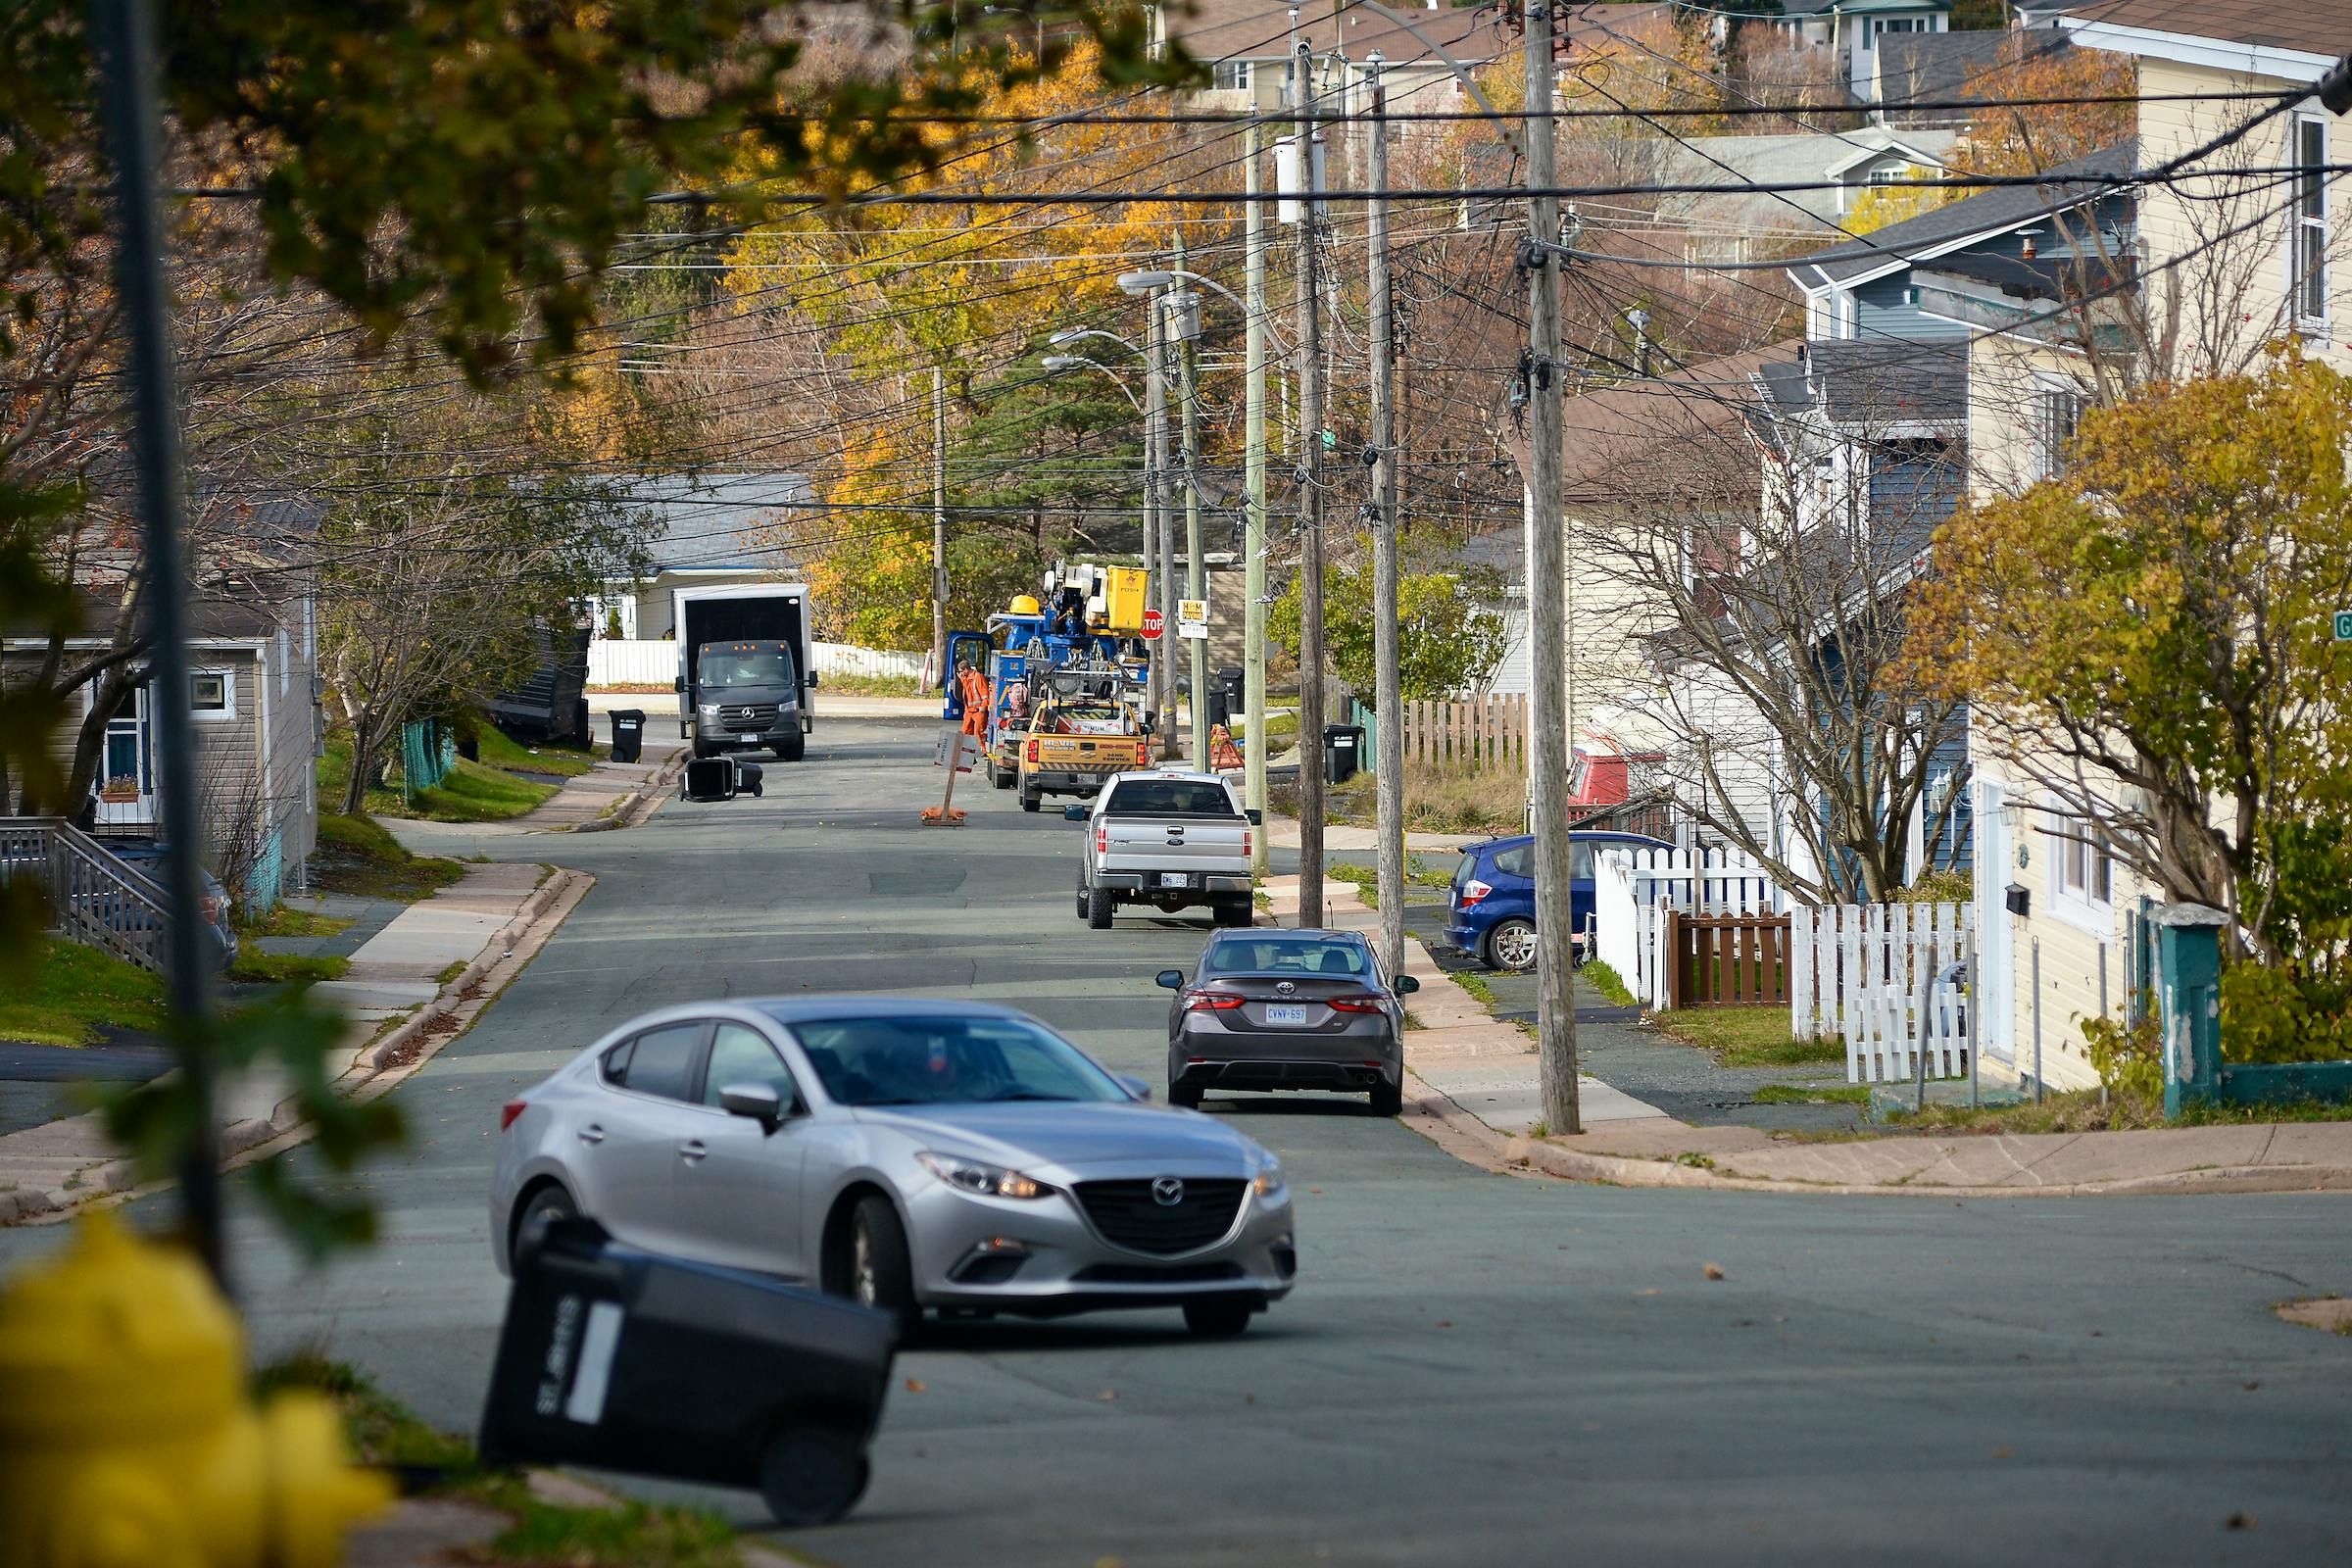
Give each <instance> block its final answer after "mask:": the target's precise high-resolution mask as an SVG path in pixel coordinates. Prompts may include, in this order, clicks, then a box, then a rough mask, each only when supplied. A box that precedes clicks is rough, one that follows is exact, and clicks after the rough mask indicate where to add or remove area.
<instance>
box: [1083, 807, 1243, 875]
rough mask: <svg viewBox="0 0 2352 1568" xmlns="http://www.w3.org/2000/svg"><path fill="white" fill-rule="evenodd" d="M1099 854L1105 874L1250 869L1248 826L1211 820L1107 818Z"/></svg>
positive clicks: (1136, 817)
mask: <svg viewBox="0 0 2352 1568" xmlns="http://www.w3.org/2000/svg"><path fill="white" fill-rule="evenodd" d="M1102 831H1103V835H1104V838H1103V848H1102V850H1101V851H1100V852H1099V855H1100V858H1101V859H1102V861H1103V865H1104V867H1105V868H1106V869H1109V870H1114V871H1123V870H1134V869H1137V868H1139V867H1150V868H1153V869H1157V868H1161V867H1164V868H1166V869H1168V870H1171V871H1173V870H1182V869H1191V870H1201V871H1207V870H1228V871H1229V870H1237V869H1238V870H1242V871H1247V870H1249V868H1250V850H1249V838H1248V835H1249V832H1250V825H1249V824H1248V823H1247V822H1240V821H1219V820H1217V819H1216V818H1214V817H1210V818H1205V819H1203V818H1200V817H1182V816H1169V817H1161V818H1156V819H1154V818H1152V817H1147V816H1112V817H1105V818H1103V823H1102Z"/></svg>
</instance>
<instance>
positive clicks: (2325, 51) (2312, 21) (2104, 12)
mask: <svg viewBox="0 0 2352 1568" xmlns="http://www.w3.org/2000/svg"><path fill="white" fill-rule="evenodd" d="M2078 9H2079V10H2080V11H2081V12H2082V15H2079V16H2076V17H2074V18H2073V19H2072V25H2075V26H2078V27H2081V26H2086V25H2091V26H2108V27H2133V28H2137V29H2140V30H2142V31H2146V32H2169V33H2175V34H2178V35H2180V36H2184V37H2191V38H2216V39H2221V40H2223V41H2225V42H2229V43H2242V44H2250V45H2253V46H2255V47H2257V48H2264V49H2292V50H2295V51H2297V52H2299V53H2303V54H2314V55H2324V56H2327V57H2328V58H2330V59H2332V58H2333V57H2335V56H2337V55H2339V54H2341V53H2343V50H2344V43H2345V37H2346V33H2347V30H2348V29H2347V22H2348V21H2352V19H2348V18H2347V17H2346V16H2345V11H2344V6H2343V5H2342V3H2341V0H2100V3H2098V4H2096V5H2084V6H2082V7H2080V8H2078Z"/></svg>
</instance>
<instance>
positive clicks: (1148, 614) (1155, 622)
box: [1144, 610, 1167, 637]
mask: <svg viewBox="0 0 2352 1568" xmlns="http://www.w3.org/2000/svg"><path fill="white" fill-rule="evenodd" d="M1166 624H1167V619H1166V617H1165V616H1163V615H1161V614H1160V613H1159V612H1158V611H1156V610H1147V611H1145V612H1144V635H1145V636H1146V637H1157V636H1158V635H1159V633H1160V629H1161V628H1162V627H1164V626H1165V625H1166Z"/></svg>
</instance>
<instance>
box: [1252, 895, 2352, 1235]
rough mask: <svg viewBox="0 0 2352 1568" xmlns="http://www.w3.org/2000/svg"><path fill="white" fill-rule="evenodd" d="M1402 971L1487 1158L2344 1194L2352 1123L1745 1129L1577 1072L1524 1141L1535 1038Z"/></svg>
mask: <svg viewBox="0 0 2352 1568" xmlns="http://www.w3.org/2000/svg"><path fill="white" fill-rule="evenodd" d="M1298 884H1299V879H1298V878H1297V877H1278V878H1272V879H1269V880H1268V882H1267V884H1266V887H1265V890H1264V891H1265V892H1266V893H1267V894H1268V896H1269V899H1270V902H1271V904H1272V907H1273V913H1274V915H1275V918H1276V919H1277V920H1278V921H1279V922H1281V923H1284V924H1290V923H1294V922H1295V921H1296V920H1297V918H1298V908H1299V891H1298ZM1324 905H1325V911H1326V913H1325V918H1326V921H1327V923H1328V924H1329V925H1331V926H1333V927H1335V928H1339V929H1346V930H1363V931H1371V930H1376V929H1377V928H1378V927H1379V924H1380V915H1379V912H1378V911H1377V910H1374V909H1370V908H1367V907H1365V906H1364V904H1363V901H1362V899H1361V898H1360V897H1358V895H1357V893H1356V890H1355V888H1354V887H1353V886H1352V885H1351V884H1349V883H1346V882H1329V881H1327V882H1326V883H1325V884H1324ZM1404 971H1405V973H1407V974H1409V975H1412V976H1414V977H1415V978H1417V979H1418V980H1419V981H1420V982H1421V986H1422V989H1421V991H1420V992H1419V993H1418V994H1416V995H1415V996H1414V997H1412V998H1411V999H1410V1000H1409V1001H1408V1002H1407V1004H1406V1009H1407V1010H1408V1011H1409V1012H1411V1013H1412V1014H1413V1016H1414V1017H1415V1018H1416V1019H1417V1020H1418V1021H1419V1022H1420V1024H1421V1025H1422V1027H1421V1028H1419V1029H1417V1030H1414V1031H1412V1032H1410V1033H1408V1034H1407V1035H1406V1036H1405V1037H1404V1040H1405V1045H1404V1055H1405V1065H1406V1067H1407V1069H1408V1070H1409V1071H1410V1072H1411V1074H1412V1075H1413V1077H1415V1078H1417V1079H1419V1080H1420V1081H1421V1083H1422V1084H1423V1085H1424V1086H1426V1088H1427V1089H1428V1090H1430V1091H1433V1092H1434V1093H1433V1094H1432V1095H1430V1096H1427V1097H1425V1098H1424V1101H1423V1105H1422V1108H1423V1109H1424V1110H1426V1111H1429V1112H1431V1113H1433V1114H1435V1115H1437V1116H1439V1117H1440V1118H1442V1119H1446V1120H1449V1121H1451V1122H1452V1123H1453V1125H1454V1127H1455V1130H1456V1131H1457V1132H1466V1133H1467V1134H1468V1135H1469V1140H1470V1142H1471V1144H1472V1145H1473V1146H1474V1147H1476V1148H1478V1149H1482V1150H1484V1151H1485V1152H1487V1153H1488V1154H1489V1155H1490V1157H1495V1158H1498V1159H1500V1160H1501V1161H1503V1162H1505V1163H1508V1164H1512V1165H1518V1166H1522V1167H1527V1168H1531V1169H1535V1170H1540V1171H1543V1172H1544V1173H1546V1174H1548V1175H1553V1176H1561V1177H1566V1178H1569V1179H1571V1180H1576V1181H1595V1182H1609V1183H1613V1184H1616V1185H1618V1186H1628V1187H1712V1188H1730V1189H1736V1190H1743V1191H1762V1192H1804V1193H1823V1194H1837V1193H1844V1194H1856V1193H1868V1194H1887V1195H1908V1196H1912V1197H1918V1196H1921V1195H1926V1196H1931V1197H1940V1198H1965V1197H1979V1198H2018V1197H2087V1196H2091V1195H2097V1194H2130V1193H2224V1192H2241V1193H2242V1192H2314V1191H2352V1121H2334V1122H2248V1123H2233V1124H2229V1125H2221V1126H2206V1127H2170V1128H2153V1129H2148V1130H2144V1131H2126V1132H2084V1133H2001V1134H1990V1133H1985V1134H1946V1135H1942V1136H1933V1135H1924V1134H1898V1135H1894V1136H1889V1137H1875V1138H1874V1137H1869V1136H1860V1137H1852V1138H1842V1139H1832V1140H1820V1141H1798V1140H1794V1139H1789V1138H1776V1137H1775V1136H1773V1135H1772V1134H1771V1133H1769V1132H1766V1131H1764V1130H1762V1129H1760V1128H1755V1127H1739V1126H1717V1127H1693V1126H1691V1125H1690V1124H1689V1123H1687V1122H1682V1121H1677V1120H1675V1119H1674V1118H1673V1117H1671V1116H1668V1115H1666V1114H1665V1113H1664V1112H1663V1111H1660V1110H1657V1109H1655V1108H1654V1107H1652V1106H1650V1105H1647V1104H1644V1103H1642V1102H1641V1101H1639V1100H1636V1099H1634V1098H1633V1097H1631V1096H1630V1095H1626V1094H1623V1093H1620V1092H1619V1091H1617V1090H1615V1089H1611V1088H1610V1087H1608V1086H1607V1085H1606V1084H1603V1083H1600V1082H1598V1081H1597V1080H1595V1079H1593V1078H1591V1077H1589V1076H1585V1075H1581V1074H1580V1075H1579V1076H1578V1079H1577V1086H1578V1098H1579V1101H1580V1104H1581V1108H1582V1111H1583V1115H1584V1124H1585V1130H1584V1131H1583V1132H1582V1133H1580V1134H1578V1135H1576V1136H1574V1137H1546V1138H1536V1137H1533V1136H1530V1134H1531V1128H1532V1125H1533V1123H1534V1121H1535V1118H1536V1115H1537V1112H1538V1109H1539V1107H1540V1104H1541V1101H1540V1097H1539V1095H1538V1090H1537V1064H1536V1052H1535V1043H1534V1042H1533V1041H1532V1040H1530V1039H1529V1038H1528V1036H1527V1034H1526V1033H1525V1032H1524V1031H1523V1030H1521V1028H1520V1027H1519V1026H1518V1025H1517V1024H1501V1023H1496V1022H1495V1021H1494V1020H1493V1018H1492V1017H1491V1016H1490V1015H1489V1014H1488V1012H1487V1009H1486V1008H1485V1007H1484V1006H1483V1005H1480V1004H1479V1003H1478V1001H1477V1000H1476V999H1475V998H1473V997H1471V995H1470V994H1469V993H1468V992H1467V991H1464V990H1463V989H1462V988H1461V987H1460V986H1459V985H1457V984H1456V983H1454V982H1453V981H1452V980H1451V979H1449V978H1447V977H1446V975H1445V974H1444V973H1443V972H1442V971H1440V970H1439V968H1438V965H1437V962H1436V960H1435V959H1433V958H1432V957H1431V956H1429V953H1428V951H1427V950H1426V949H1424V948H1423V947H1422V946H1421V944H1420V943H1418V942H1415V941H1410V940H1408V941H1407V942H1406V943H1405V963H1404ZM1407 1107H1408V1110H1409V1109H1410V1108H1411V1085H1409V1084H1408V1085H1407Z"/></svg>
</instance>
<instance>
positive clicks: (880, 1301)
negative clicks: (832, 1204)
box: [825, 1193, 921, 1333]
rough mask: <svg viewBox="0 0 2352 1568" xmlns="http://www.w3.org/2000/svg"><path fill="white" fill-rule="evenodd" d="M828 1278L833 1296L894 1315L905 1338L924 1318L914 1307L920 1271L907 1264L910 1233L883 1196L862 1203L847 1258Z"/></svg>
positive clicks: (852, 1214) (851, 1231)
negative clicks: (915, 1289)
mask: <svg viewBox="0 0 2352 1568" xmlns="http://www.w3.org/2000/svg"><path fill="white" fill-rule="evenodd" d="M826 1272H827V1274H828V1276H829V1277H828V1278H827V1279H826V1281H825V1288H826V1290H827V1291H828V1292H829V1293H830V1294H832V1295H835V1296H846V1297H848V1298H849V1299H851V1300H853V1301H856V1302H857V1303H858V1305H859V1306H870V1307H872V1308H873V1309H874V1310H875V1311H877V1312H888V1313H889V1314H890V1315H891V1316H893V1317H895V1318H897V1319H898V1320H899V1328H900V1331H901V1332H902V1333H904V1332H905V1331H906V1330H907V1328H910V1327H911V1326H913V1324H914V1321H915V1319H916V1318H918V1317H919V1316H920V1315H921V1308H919V1307H917V1306H916V1305H915V1301H914V1266H913V1264H911V1263H910V1262H908V1261H907V1227H906V1226H905V1225H904V1224H902V1223H900V1220H899V1211H898V1210H897V1209H896V1208H893V1207H892V1206H891V1202H890V1200H889V1199H887V1198H884V1197H883V1196H882V1195H881V1194H879V1193H868V1194H866V1195H865V1196H864V1197H863V1198H860V1199H858V1206H857V1207H855V1208H853V1209H852V1210H851V1211H850V1227H849V1235H848V1236H847V1237H846V1238H845V1239H844V1241H843V1244H842V1249H841V1255H840V1256H839V1257H838V1258H837V1259H836V1261H835V1263H834V1266H833V1267H832V1268H831V1269H829V1270H827V1271H826Z"/></svg>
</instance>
